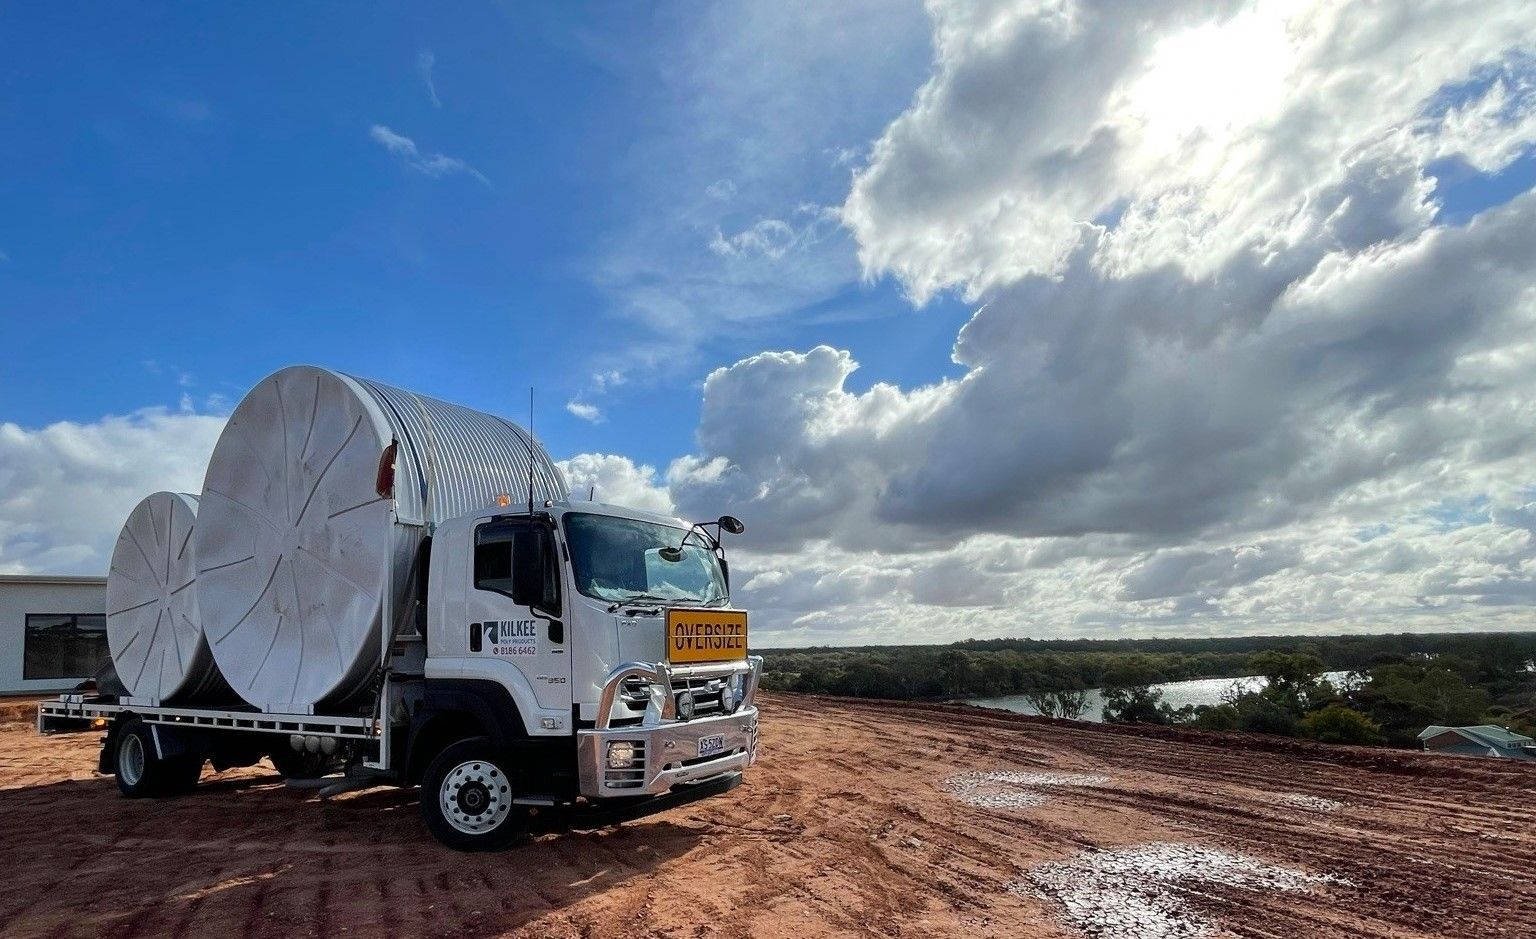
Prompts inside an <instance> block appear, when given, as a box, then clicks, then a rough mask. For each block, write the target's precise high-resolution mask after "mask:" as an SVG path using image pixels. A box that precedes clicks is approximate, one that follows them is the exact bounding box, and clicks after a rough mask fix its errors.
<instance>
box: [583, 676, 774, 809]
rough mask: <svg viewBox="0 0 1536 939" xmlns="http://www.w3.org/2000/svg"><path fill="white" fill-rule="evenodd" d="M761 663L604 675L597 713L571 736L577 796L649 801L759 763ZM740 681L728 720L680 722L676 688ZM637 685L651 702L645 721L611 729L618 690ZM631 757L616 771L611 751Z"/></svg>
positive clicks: (711, 718) (723, 716)
mask: <svg viewBox="0 0 1536 939" xmlns="http://www.w3.org/2000/svg"><path fill="white" fill-rule="evenodd" d="M762 669H763V660H762V657H761V656H751V657H749V658H748V659H747V660H746V661H738V662H723V663H710V664H701V665H669V664H666V663H656V664H646V663H639V662H628V663H625V664H623V665H620V666H619V667H617V668H615V669H613V670H612V671H611V672H609V673H608V677H607V679H606V680H605V681H604V683H603V694H602V697H601V699H600V700H599V702H598V714H597V718H596V721H595V722H594V726H593V727H592V729H590V730H582V731H578V732H577V735H576V751H577V767H578V771H579V776H580V785H581V792H582V795H584V796H587V797H588V798H612V797H633V796H654V795H660V794H662V793H664V792H668V791H669V790H671V789H672V787H674V786H677V785H681V784H688V783H696V782H701V781H703V780H707V779H714V778H716V777H722V776H726V775H729V774H733V773H734V774H739V773H741V771H742V770H745V769H746V768H747V767H748V766H751V765H752V763H754V762H755V761H756V759H757V736H758V727H757V716H758V715H757V706H756V704H755V700H756V696H757V688H758V684H759V682H760V681H761V678H762ZM738 676H739V678H740V680H741V682H742V687H741V703H740V704H739V705H737V707H736V709H735V710H734V711H732V712H731V713H724V712H720V713H715V714H709V715H706V716H701V717H696V718H694V719H692V720H680V719H679V718H678V715H677V706H676V700H675V695H674V693H673V688H674V683H675V682H679V681H683V682H684V683H685V684H686V681H685V680H692V679H705V680H709V679H727V680H731V681H735V680H737V678H738ZM635 678H639V679H641V680H643V681H644V682H646V684H647V687H648V689H649V696H648V700H647V703H646V709H645V715H644V717H642V718H641V719H640V720H639V721H638V722H637V723H629V722H626V723H624V724H622V725H621V726H617V727H615V726H613V711H614V706H615V704H616V703H617V702H618V698H619V694H620V693H621V691H622V689H623V686H624V683H625V682H626V681H629V680H631V679H635ZM612 744H619V745H620V750H622V751H623V752H625V753H627V754H629V755H630V756H631V757H632V758H633V762H632V763H626V764H624V765H620V766H615V765H614V764H613V763H612V762H610V760H609V748H610V745H612Z"/></svg>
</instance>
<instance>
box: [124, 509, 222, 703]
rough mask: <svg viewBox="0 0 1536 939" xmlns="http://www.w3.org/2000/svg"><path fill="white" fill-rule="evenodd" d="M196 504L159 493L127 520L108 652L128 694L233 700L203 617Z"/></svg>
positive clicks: (173, 699) (185, 699)
mask: <svg viewBox="0 0 1536 939" xmlns="http://www.w3.org/2000/svg"><path fill="white" fill-rule="evenodd" d="M197 501H198V500H197V497H196V496H192V495H187V494H186V493H180V492H156V493H154V494H152V495H150V496H149V497H148V498H146V499H144V500H143V501H142V502H140V503H139V504H138V505H137V506H135V507H134V509H133V511H132V512H131V513H129V515H128V521H127V522H125V523H124V524H123V530H122V533H121V534H119V535H118V536H117V546H116V547H115V548H113V549H112V567H111V569H110V570H109V571H108V572H107V647H108V648H109V649H110V650H111V652H112V663H113V665H114V666H115V667H116V668H117V674H118V677H119V678H121V679H122V682H123V686H124V687H125V688H127V689H128V693H129V694H131V695H133V696H134V697H137V698H151V699H156V700H159V701H162V702H176V701H180V702H188V701H196V700H207V699H209V698H215V697H219V696H221V695H222V696H225V697H228V696H229V695H230V692H229V688H228V685H226V684H225V682H224V680H223V679H222V678H221V677H220V675H219V671H218V668H217V666H216V665H215V664H214V661H213V653H212V651H211V650H210V649H209V648H208V640H207V638H205V637H204V635H203V628H202V623H201V620H200V619H199V618H198V611H197V561H196V558H195V557H194V556H193V544H192V529H193V525H194V524H195V522H196V521H197Z"/></svg>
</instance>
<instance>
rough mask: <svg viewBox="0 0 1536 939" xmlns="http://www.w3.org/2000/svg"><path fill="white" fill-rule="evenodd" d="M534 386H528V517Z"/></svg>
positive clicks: (531, 509) (531, 499)
mask: <svg viewBox="0 0 1536 939" xmlns="http://www.w3.org/2000/svg"><path fill="white" fill-rule="evenodd" d="M533 440H534V436H533V386H532V385H529V386H528V517H529V519H532V518H533Z"/></svg>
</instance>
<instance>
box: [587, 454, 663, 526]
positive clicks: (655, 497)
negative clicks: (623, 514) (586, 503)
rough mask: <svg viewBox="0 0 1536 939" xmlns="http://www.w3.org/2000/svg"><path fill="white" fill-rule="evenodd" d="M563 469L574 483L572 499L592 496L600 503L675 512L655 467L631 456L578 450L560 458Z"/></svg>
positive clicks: (648, 510) (652, 510) (651, 510)
mask: <svg viewBox="0 0 1536 939" xmlns="http://www.w3.org/2000/svg"><path fill="white" fill-rule="evenodd" d="M559 464H560V469H561V471H562V472H563V473H565V478H566V481H567V482H569V483H570V485H571V498H572V499H573V500H576V501H581V500H585V499H587V498H588V497H589V496H591V497H593V498H596V500H597V501H598V502H608V503H611V504H613V505H623V506H629V507H630V508H636V509H643V510H645V511H647V512H659V513H661V514H663V515H671V514H673V507H672V499H671V497H670V496H669V495H668V493H667V489H666V486H664V485H663V484H662V483H661V482H660V481H659V480H658V479H657V475H656V468H655V467H653V466H647V465H645V464H643V463H642V464H637V463H635V462H634V461H633V460H631V459H630V458H629V457H625V456H616V455H614V454H611V453H579V454H577V455H576V456H573V457H571V458H570V459H568V460H560V461H559Z"/></svg>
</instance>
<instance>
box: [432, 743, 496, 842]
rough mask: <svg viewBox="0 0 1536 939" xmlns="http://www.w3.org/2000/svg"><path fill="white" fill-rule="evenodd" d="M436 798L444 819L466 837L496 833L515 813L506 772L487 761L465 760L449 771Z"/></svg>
mask: <svg viewBox="0 0 1536 939" xmlns="http://www.w3.org/2000/svg"><path fill="white" fill-rule="evenodd" d="M437 799H438V807H439V808H440V809H441V810H442V813H443V818H445V819H447V820H448V824H449V825H452V826H453V827H454V828H455V829H456V830H458V831H461V832H463V833H464V834H466V835H483V834H486V833H488V832H491V831H494V830H495V829H496V828H498V827H500V825H501V823H502V822H504V821H506V819H507V816H508V815H509V814H511V812H512V789H511V786H510V785H508V783H507V776H506V773H504V772H502V770H501V768H500V767H498V766H496V765H495V764H493V763H490V762H487V761H485V760H466V761H465V762H463V763H460V764H459V765H458V766H455V767H454V768H453V769H451V770H449V771H448V775H446V776H444V777H443V782H442V784H441V785H440V786H438V791H437Z"/></svg>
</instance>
